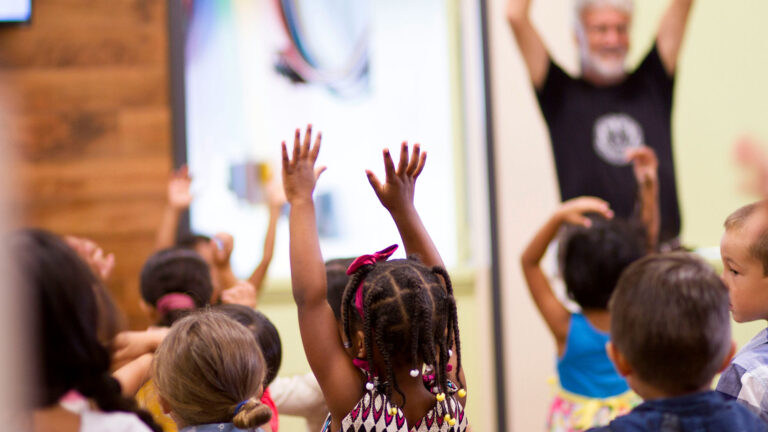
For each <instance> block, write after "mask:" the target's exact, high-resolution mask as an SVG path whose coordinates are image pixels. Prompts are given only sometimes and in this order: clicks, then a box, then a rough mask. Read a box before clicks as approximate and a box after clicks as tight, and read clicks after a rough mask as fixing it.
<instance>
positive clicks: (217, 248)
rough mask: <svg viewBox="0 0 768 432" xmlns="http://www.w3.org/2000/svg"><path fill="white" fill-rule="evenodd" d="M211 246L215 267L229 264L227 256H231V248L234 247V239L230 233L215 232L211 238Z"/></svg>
mask: <svg viewBox="0 0 768 432" xmlns="http://www.w3.org/2000/svg"><path fill="white" fill-rule="evenodd" d="M211 246H212V248H213V263H214V264H215V265H216V266H217V267H223V266H227V265H229V257H230V256H232V250H233V249H234V248H235V239H234V238H233V237H232V235H231V234H229V233H225V232H220V233H216V235H214V236H213V238H212V239H211Z"/></svg>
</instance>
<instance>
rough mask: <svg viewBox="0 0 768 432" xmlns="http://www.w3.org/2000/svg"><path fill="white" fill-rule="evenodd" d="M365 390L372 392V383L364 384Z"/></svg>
mask: <svg viewBox="0 0 768 432" xmlns="http://www.w3.org/2000/svg"><path fill="white" fill-rule="evenodd" d="M365 388H366V389H368V391H371V390H373V383H372V382H368V383H365Z"/></svg>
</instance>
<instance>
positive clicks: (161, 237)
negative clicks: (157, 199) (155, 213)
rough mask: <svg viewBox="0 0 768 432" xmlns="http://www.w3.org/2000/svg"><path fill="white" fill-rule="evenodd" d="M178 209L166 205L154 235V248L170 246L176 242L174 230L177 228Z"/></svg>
mask: <svg viewBox="0 0 768 432" xmlns="http://www.w3.org/2000/svg"><path fill="white" fill-rule="evenodd" d="M179 214H180V210H178V209H176V208H174V207H172V206H170V205H167V206H166V207H165V210H163V217H162V219H161V220H160V226H159V227H158V228H157V235H156V236H155V250H160V249H165V248H169V247H172V246H173V245H175V244H176V231H177V230H178V228H179Z"/></svg>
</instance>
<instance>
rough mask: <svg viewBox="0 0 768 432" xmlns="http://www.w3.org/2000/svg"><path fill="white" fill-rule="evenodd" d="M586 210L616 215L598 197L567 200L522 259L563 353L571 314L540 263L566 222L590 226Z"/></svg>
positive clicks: (531, 288) (535, 297) (536, 299)
mask: <svg viewBox="0 0 768 432" xmlns="http://www.w3.org/2000/svg"><path fill="white" fill-rule="evenodd" d="M586 213H600V214H602V215H603V216H605V217H607V218H612V217H613V212H612V211H611V209H610V208H609V207H608V203H607V202H605V201H603V200H601V199H599V198H593V197H579V198H574V199H572V200H568V201H566V202H564V203H563V204H562V205H561V206H560V208H559V209H557V210H556V211H555V213H554V214H553V215H552V216H551V217H550V218H549V220H548V221H547V222H546V223H545V224H544V226H542V227H541V228H540V229H539V231H538V232H537V233H536V236H535V237H534V238H533V240H531V242H530V243H528V246H527V247H526V248H525V251H523V255H522V256H521V258H520V262H521V264H522V266H523V275H524V276H525V282H526V284H528V290H529V291H530V292H531V297H533V301H534V303H536V307H537V308H538V309H539V313H541V316H542V317H544V321H546V323H547V326H548V327H549V330H550V331H551V332H552V335H553V336H554V337H555V342H556V343H557V348H558V352H562V351H563V349H564V348H565V341H566V339H567V337H568V327H569V326H570V319H571V313H570V312H569V311H568V309H566V308H565V306H563V304H562V303H560V300H558V299H557V297H556V296H555V293H554V292H553V291H552V287H551V286H550V284H549V280H548V279H547V276H546V275H545V274H544V271H543V270H542V269H541V265H540V263H541V259H542V258H543V257H544V254H545V253H546V252H547V247H548V246H549V244H550V243H551V242H552V240H553V239H554V238H555V236H556V235H557V231H558V230H559V229H560V227H561V226H562V225H563V224H574V225H583V226H586V227H589V226H590V224H591V221H590V220H589V218H587V217H586V216H585V214H586Z"/></svg>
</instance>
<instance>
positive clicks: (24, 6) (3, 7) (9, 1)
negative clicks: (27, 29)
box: [0, 0, 32, 22]
mask: <svg viewBox="0 0 768 432" xmlns="http://www.w3.org/2000/svg"><path fill="white" fill-rule="evenodd" d="M31 15H32V0H2V1H0V22H24V21H29V17H30V16H31Z"/></svg>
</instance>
